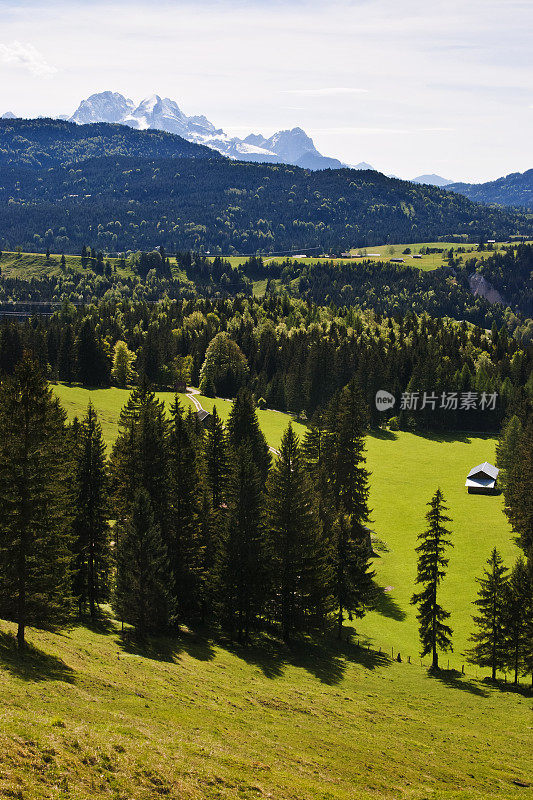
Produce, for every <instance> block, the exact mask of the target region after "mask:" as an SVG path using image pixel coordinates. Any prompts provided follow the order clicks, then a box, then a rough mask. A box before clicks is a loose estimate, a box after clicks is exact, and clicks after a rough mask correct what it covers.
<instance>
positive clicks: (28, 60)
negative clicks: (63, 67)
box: [0, 41, 57, 78]
mask: <svg viewBox="0 0 533 800" xmlns="http://www.w3.org/2000/svg"><path fill="white" fill-rule="evenodd" d="M0 62H1V63H3V64H8V65H9V66H13V67H20V68H21V69H25V70H28V72H31V74H32V75H34V76H35V77H36V78H50V77H51V76H52V75H55V73H56V72H57V69H56V68H55V67H53V66H52V65H51V64H49V63H48V62H47V61H46V59H45V58H44V56H43V55H42V53H40V52H39V51H38V50H37V48H36V47H34V46H33V45H32V44H29V42H26V43H24V42H17V41H15V42H11V44H1V43H0Z"/></svg>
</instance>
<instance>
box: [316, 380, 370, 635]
mask: <svg viewBox="0 0 533 800" xmlns="http://www.w3.org/2000/svg"><path fill="white" fill-rule="evenodd" d="M328 420H329V423H328V427H329V431H330V435H329V436H326V439H325V447H326V457H325V460H326V465H327V469H328V471H329V473H330V475H331V478H330V480H331V488H330V491H331V494H332V496H333V497H334V498H335V499H336V519H335V524H334V526H333V539H334V543H333V580H334V584H335V590H334V591H335V596H336V599H337V603H338V635H339V637H340V636H341V633H342V620H343V615H344V612H345V611H346V612H347V613H348V615H349V616H350V617H351V615H352V614H355V615H356V616H358V617H361V616H363V614H364V613H365V611H366V609H367V608H369V607H370V606H371V604H372V601H373V597H374V582H373V577H374V572H373V571H372V569H371V565H370V557H371V554H372V548H371V547H370V546H369V537H370V534H369V530H368V527H367V523H368V521H369V518H370V509H369V507H368V496H369V477H370V473H369V472H368V470H367V469H366V456H365V440H364V436H365V433H366V428H367V412H366V408H365V404H364V401H363V398H362V396H361V392H360V390H359V387H358V385H357V384H356V382H355V381H352V382H351V383H350V384H348V386H347V387H346V388H345V389H343V391H342V392H341V393H340V395H338V397H336V398H334V399H333V401H332V403H331V405H330V408H329V409H328Z"/></svg>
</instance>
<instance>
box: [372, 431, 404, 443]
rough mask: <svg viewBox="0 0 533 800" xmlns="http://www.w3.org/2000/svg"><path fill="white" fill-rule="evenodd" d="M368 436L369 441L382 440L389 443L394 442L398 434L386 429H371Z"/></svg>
mask: <svg viewBox="0 0 533 800" xmlns="http://www.w3.org/2000/svg"><path fill="white" fill-rule="evenodd" d="M368 435H369V436H370V438H371V439H382V440H385V441H390V442H395V441H396V439H397V438H398V434H397V433H395V432H394V431H391V430H389V429H388V428H371V429H370V430H369V432H368Z"/></svg>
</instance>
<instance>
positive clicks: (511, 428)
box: [496, 414, 522, 491]
mask: <svg viewBox="0 0 533 800" xmlns="http://www.w3.org/2000/svg"><path fill="white" fill-rule="evenodd" d="M521 431H522V423H521V422H520V419H519V418H518V417H517V416H516V414H514V415H513V416H512V417H511V418H510V419H509V420H508V422H507V423H506V425H505V426H504V428H503V429H502V433H501V436H500V440H499V442H498V445H497V447H496V466H497V467H498V468H499V470H500V473H499V475H498V483H499V484H500V486H501V487H502V488H503V489H504V491H505V487H506V485H507V477H508V475H509V470H510V469H512V466H513V461H514V458H515V455H516V451H517V448H518V443H519V441H520V433H521Z"/></svg>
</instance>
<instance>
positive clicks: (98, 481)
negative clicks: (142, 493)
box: [73, 403, 111, 619]
mask: <svg viewBox="0 0 533 800" xmlns="http://www.w3.org/2000/svg"><path fill="white" fill-rule="evenodd" d="M76 438H77V442H76V447H75V456H74V461H75V477H74V520H73V531H74V554H75V556H74V583H73V589H74V596H75V597H76V598H77V600H78V603H79V606H80V610H81V608H82V607H83V606H84V605H85V604H86V603H88V605H89V612H90V614H91V617H92V618H93V619H94V618H95V616H96V610H97V606H98V605H99V603H100V602H102V601H103V600H106V599H107V598H108V596H109V575H110V568H111V551H110V538H109V524H108V521H107V516H108V512H109V496H108V492H109V481H108V475H107V466H106V455H105V444H104V440H103V436H102V426H101V425H100V422H99V421H98V417H97V414H96V411H95V410H94V406H93V405H92V403H89V406H88V408H87V414H86V416H85V418H84V419H83V420H82V421H81V423H80V424H79V425H78V428H77V437H76Z"/></svg>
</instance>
